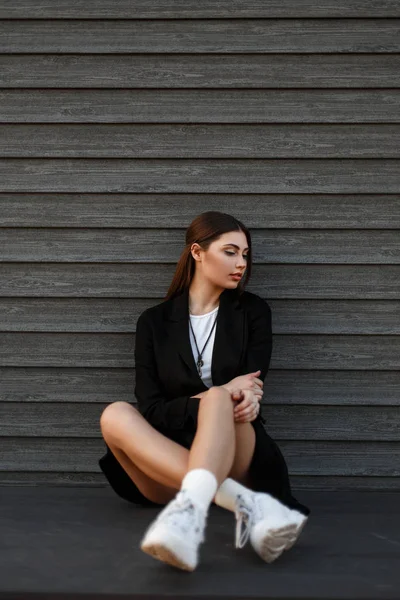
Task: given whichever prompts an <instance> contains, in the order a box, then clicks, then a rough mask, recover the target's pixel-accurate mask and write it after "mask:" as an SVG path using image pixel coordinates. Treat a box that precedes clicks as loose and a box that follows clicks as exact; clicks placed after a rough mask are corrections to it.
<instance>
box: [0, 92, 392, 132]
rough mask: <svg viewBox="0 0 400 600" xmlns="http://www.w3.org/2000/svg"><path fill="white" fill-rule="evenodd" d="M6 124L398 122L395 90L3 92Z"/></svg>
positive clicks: (1, 111)
mask: <svg viewBox="0 0 400 600" xmlns="http://www.w3.org/2000/svg"><path fill="white" fill-rule="evenodd" d="M0 116H1V120H2V121H3V122H4V123H174V122H175V123H198V122H203V123H400V90H399V89H385V90H379V89H363V90H351V89H329V90H319V89H312V90H307V89H304V90H301V89H296V90H274V89H267V90H257V89H256V90H251V89H246V90H241V89H230V90H218V89H216V90H215V89H207V90H202V89H197V90H190V89H188V90H184V89H183V90H182V89H176V90H174V89H171V90H168V89H153V90H146V89H133V90H130V89H123V90H118V89H112V90H107V89H93V90H86V89H79V93H77V92H76V90H70V89H62V90H57V89H39V90H35V89H23V90H20V89H16V90H13V89H4V88H3V89H2V90H1V92H0Z"/></svg>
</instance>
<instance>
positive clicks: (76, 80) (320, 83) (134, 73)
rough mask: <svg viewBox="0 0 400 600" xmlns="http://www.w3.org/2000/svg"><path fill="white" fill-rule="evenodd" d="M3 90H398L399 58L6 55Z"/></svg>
mask: <svg viewBox="0 0 400 600" xmlns="http://www.w3.org/2000/svg"><path fill="white" fill-rule="evenodd" d="M0 87H2V88H32V87H33V88H94V87H96V88H178V87H179V88H243V87H246V88H275V89H279V88H294V87H296V88H330V89H331V88H338V87H341V88H396V87H400V55H399V54H390V53H388V54H376V53H375V54H310V55H305V54H290V55H289V54H271V55H269V54H228V55H224V54H221V53H220V54H212V55H211V54H196V55H190V54H179V55H175V54H168V55H163V54H149V55H142V54H131V55H129V54H120V55H113V54H104V55H96V54H94V55H87V54H9V55H7V54H2V55H0Z"/></svg>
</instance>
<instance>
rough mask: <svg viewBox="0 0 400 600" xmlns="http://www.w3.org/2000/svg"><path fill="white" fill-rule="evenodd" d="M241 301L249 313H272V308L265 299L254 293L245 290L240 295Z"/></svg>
mask: <svg viewBox="0 0 400 600" xmlns="http://www.w3.org/2000/svg"><path fill="white" fill-rule="evenodd" d="M239 301H240V303H241V304H242V306H243V307H244V308H245V309H246V310H248V311H256V312H258V311H261V312H262V311H265V310H267V311H271V307H270V305H269V304H268V302H267V300H266V299H265V298H262V297H261V296H259V295H258V294H255V293H254V292H249V291H247V290H244V291H243V292H242V293H241V294H240V295H239Z"/></svg>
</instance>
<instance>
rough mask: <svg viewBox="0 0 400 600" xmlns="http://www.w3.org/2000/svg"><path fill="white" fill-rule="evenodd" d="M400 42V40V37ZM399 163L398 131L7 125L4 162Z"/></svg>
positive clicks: (1, 146)
mask: <svg viewBox="0 0 400 600" xmlns="http://www.w3.org/2000/svg"><path fill="white" fill-rule="evenodd" d="M399 39H400V36H399ZM76 156H84V157H85V158H184V159H188V158H203V159H204V158H273V159H277V158H363V159H367V158H375V159H378V158H399V157H400V125H393V124H385V125H353V126H352V127H349V126H348V125H346V124H345V125H310V124H303V125H290V126H288V125H229V124H228V125H194V124H193V125H185V126H182V125H168V124H165V125H83V124H78V125H67V124H63V125H46V124H45V125H11V124H9V125H3V126H2V136H1V139H0V157H15V158H17V157H23V158H24V157H26V158H28V157H29V158H33V157H36V158H42V157H43V158H44V157H46V158H47V157H48V158H64V157H71V158H74V157H76Z"/></svg>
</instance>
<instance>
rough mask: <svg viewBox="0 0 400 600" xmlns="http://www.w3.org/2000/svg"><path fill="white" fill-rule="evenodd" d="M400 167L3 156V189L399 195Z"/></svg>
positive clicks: (389, 162)
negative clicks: (18, 157)
mask: <svg viewBox="0 0 400 600" xmlns="http://www.w3.org/2000/svg"><path fill="white" fill-rule="evenodd" d="M399 73H400V69H399ZM399 170H400V160H399V159H397V160H396V159H329V160H328V159H280V160H274V159H264V160H262V159H253V160H246V159H242V160H241V159H218V160H212V159H210V160H207V159H187V160H186V159H176V160H174V159H164V160H162V159H123V158H114V159H108V160H107V159H90V158H81V159H77V158H74V159H73V158H69V159H68V158H66V159H56V158H49V159H39V158H37V159H34V158H33V159H12V158H3V159H1V160H0V177H1V179H2V191H3V192H29V193H31V192H46V193H49V192H68V193H71V192H92V193H94V192H100V193H105V192H109V193H127V192H136V193H139V192H140V193H151V192H153V193H154V192H157V193H158V192H167V193H180V192H183V193H200V192H201V193H279V194H285V193H303V194H304V193H308V194H316V193H329V194H334V193H339V194H353V193H370V194H376V193H379V194H398V193H399V192H400V184H399V176H398V174H399Z"/></svg>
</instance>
